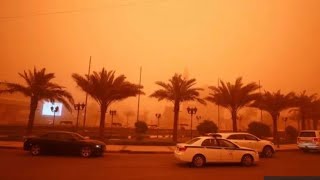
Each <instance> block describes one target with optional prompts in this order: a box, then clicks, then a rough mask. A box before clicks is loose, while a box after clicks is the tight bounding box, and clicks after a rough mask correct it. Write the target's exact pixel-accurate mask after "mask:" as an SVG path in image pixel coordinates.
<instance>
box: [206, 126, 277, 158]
mask: <svg viewBox="0 0 320 180" xmlns="http://www.w3.org/2000/svg"><path fill="white" fill-rule="evenodd" d="M209 135H217V136H221V137H222V138H224V139H228V140H230V141H232V142H234V143H236V144H238V145H240V146H243V147H248V148H252V149H255V150H256V151H258V152H259V154H260V155H262V156H263V157H267V158H271V157H272V156H273V154H274V153H275V152H276V151H275V146H274V144H273V143H272V142H271V141H268V140H262V139H260V138H258V137H256V136H255V135H253V134H250V133H240V132H231V133H214V134H209Z"/></svg>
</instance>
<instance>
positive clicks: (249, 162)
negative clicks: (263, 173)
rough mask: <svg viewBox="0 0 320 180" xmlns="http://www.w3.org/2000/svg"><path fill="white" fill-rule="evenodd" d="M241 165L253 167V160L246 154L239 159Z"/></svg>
mask: <svg viewBox="0 0 320 180" xmlns="http://www.w3.org/2000/svg"><path fill="white" fill-rule="evenodd" d="M241 164H242V165H243V166H252V165H253V158H252V156H251V155H249V154H246V155H244V156H243V157H242V159H241Z"/></svg>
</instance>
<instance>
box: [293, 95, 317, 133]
mask: <svg viewBox="0 0 320 180" xmlns="http://www.w3.org/2000/svg"><path fill="white" fill-rule="evenodd" d="M316 101H317V94H311V95H307V93H306V91H302V92H301V93H300V94H299V95H295V106H296V107H297V108H298V109H299V112H300V115H301V129H302V130H305V129H306V119H308V118H310V112H312V109H313V107H314V103H315V102H316Z"/></svg>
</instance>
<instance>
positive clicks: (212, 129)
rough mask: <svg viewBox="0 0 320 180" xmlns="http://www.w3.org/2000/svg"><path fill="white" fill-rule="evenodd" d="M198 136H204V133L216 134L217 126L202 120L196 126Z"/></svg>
mask: <svg viewBox="0 0 320 180" xmlns="http://www.w3.org/2000/svg"><path fill="white" fill-rule="evenodd" d="M197 130H198V132H199V134H201V135H204V134H206V133H216V132H217V131H218V126H217V125H216V124H215V123H214V122H213V121H210V120H204V121H203V122H201V123H200V124H199V125H198V126H197Z"/></svg>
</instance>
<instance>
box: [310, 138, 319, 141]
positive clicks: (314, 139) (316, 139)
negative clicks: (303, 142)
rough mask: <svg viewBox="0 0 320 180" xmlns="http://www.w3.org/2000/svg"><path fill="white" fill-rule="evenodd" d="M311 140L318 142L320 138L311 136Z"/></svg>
mask: <svg viewBox="0 0 320 180" xmlns="http://www.w3.org/2000/svg"><path fill="white" fill-rule="evenodd" d="M312 141H313V142H320V138H313V139H312Z"/></svg>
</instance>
